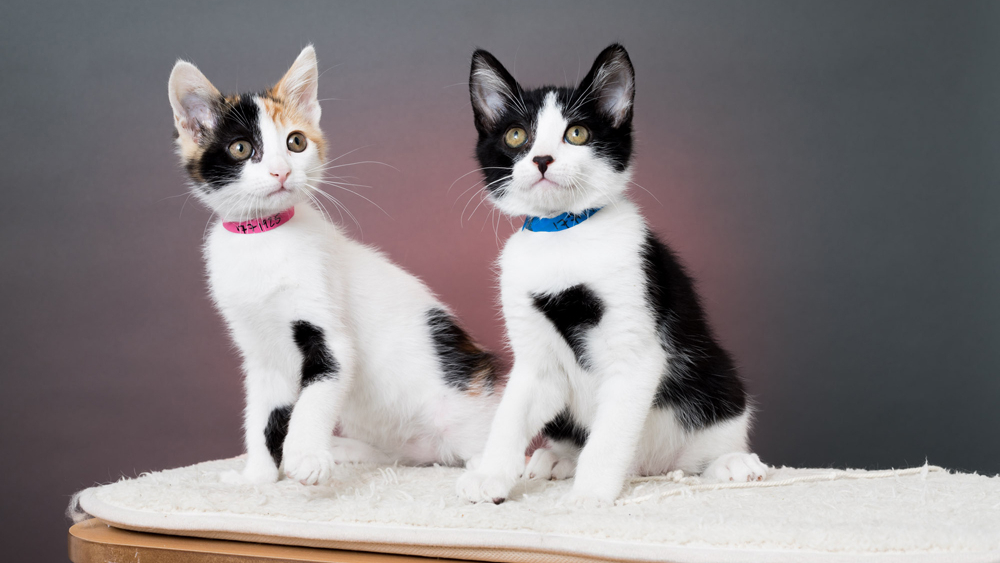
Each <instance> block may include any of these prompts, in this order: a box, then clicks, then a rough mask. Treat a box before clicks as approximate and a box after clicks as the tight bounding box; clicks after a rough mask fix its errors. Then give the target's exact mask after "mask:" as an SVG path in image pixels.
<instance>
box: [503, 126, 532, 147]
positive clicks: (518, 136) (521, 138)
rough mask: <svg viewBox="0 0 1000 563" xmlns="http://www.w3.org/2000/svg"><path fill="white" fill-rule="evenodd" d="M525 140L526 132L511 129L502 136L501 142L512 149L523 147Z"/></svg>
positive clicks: (514, 128) (515, 128) (518, 128)
mask: <svg viewBox="0 0 1000 563" xmlns="http://www.w3.org/2000/svg"><path fill="white" fill-rule="evenodd" d="M527 140H528V132H527V131H525V130H524V129H521V128H520V127H511V128H510V129H508V130H507V133H506V134H504V136H503V142H505V143H507V146H508V147H510V148H512V149H516V148H517V147H519V146H521V145H523V144H524V143H525V142H526V141H527Z"/></svg>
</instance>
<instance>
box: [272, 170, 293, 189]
mask: <svg viewBox="0 0 1000 563" xmlns="http://www.w3.org/2000/svg"><path fill="white" fill-rule="evenodd" d="M289 172H291V170H289V169H288V168H279V169H277V170H271V176H274V177H275V178H277V179H278V182H279V183H280V184H281V185H282V186H284V185H285V180H287V179H288V174H289Z"/></svg>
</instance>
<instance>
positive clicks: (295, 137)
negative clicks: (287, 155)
mask: <svg viewBox="0 0 1000 563" xmlns="http://www.w3.org/2000/svg"><path fill="white" fill-rule="evenodd" d="M287 144H288V150H290V151H292V152H302V151H304V150H306V146H308V145H309V142H308V141H306V135H305V133H303V132H302V131H295V132H294V133H292V134H291V135H289V136H288V141H287Z"/></svg>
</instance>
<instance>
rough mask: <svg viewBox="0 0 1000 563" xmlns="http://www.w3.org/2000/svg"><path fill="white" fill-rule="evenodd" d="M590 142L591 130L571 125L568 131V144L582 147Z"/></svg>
mask: <svg viewBox="0 0 1000 563" xmlns="http://www.w3.org/2000/svg"><path fill="white" fill-rule="evenodd" d="M589 140H590V130H588V129H587V128H586V127H584V126H583V125H570V126H569V129H567V130H566V142H567V143H569V144H571V145H582V144H584V143H586V142H587V141H589Z"/></svg>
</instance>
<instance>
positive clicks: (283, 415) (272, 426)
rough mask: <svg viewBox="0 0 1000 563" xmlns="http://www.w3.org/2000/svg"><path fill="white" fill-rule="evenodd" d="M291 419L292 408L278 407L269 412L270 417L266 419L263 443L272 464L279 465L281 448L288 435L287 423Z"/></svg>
mask: <svg viewBox="0 0 1000 563" xmlns="http://www.w3.org/2000/svg"><path fill="white" fill-rule="evenodd" d="M291 418H292V407H291V405H289V406H287V407H278V408H276V409H274V410H273V411H271V416H270V417H268V419H267V427H266V428H264V443H265V444H267V451H269V452H271V459H273V460H274V464H275V465H278V466H280V465H281V454H282V446H284V445H285V436H287V435H288V421H289V420H290V419H291Z"/></svg>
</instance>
